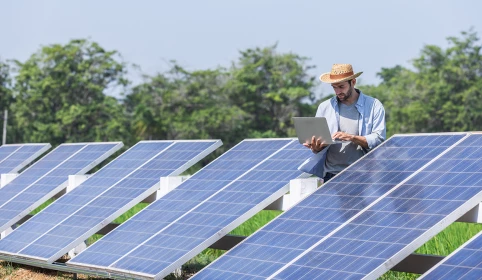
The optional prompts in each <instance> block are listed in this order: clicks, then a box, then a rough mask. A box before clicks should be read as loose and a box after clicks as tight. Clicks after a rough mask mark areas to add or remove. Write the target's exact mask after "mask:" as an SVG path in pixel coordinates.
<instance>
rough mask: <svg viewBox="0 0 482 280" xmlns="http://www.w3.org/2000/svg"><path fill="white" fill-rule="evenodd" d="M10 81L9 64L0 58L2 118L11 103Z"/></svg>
mask: <svg viewBox="0 0 482 280" xmlns="http://www.w3.org/2000/svg"><path fill="white" fill-rule="evenodd" d="M11 82H12V80H11V78H10V66H9V65H8V64H7V63H5V62H2V61H1V60H0V114H1V115H2V116H3V117H4V118H5V116H4V110H8V109H9V107H10V104H11V103H12V91H11V88H10V86H11ZM1 126H2V129H3V122H1ZM5 140H6V139H5Z"/></svg>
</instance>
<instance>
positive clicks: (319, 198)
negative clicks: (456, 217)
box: [194, 134, 465, 279]
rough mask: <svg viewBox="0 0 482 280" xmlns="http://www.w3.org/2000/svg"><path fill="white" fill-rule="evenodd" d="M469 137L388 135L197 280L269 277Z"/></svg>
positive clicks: (461, 135) (196, 277)
mask: <svg viewBox="0 0 482 280" xmlns="http://www.w3.org/2000/svg"><path fill="white" fill-rule="evenodd" d="M464 136H465V134H456V135H443V134H442V135H423V136H417V135H412V136H410V135H407V136H405V135H404V136H394V137H392V138H390V139H388V140H387V141H385V142H384V143H383V144H382V145H380V146H379V147H377V148H376V150H374V151H372V152H371V153H369V154H367V155H366V156H365V157H363V158H362V159H361V160H359V161H357V162H356V163H355V164H353V165H351V166H350V167H348V168H347V169H345V170H344V171H343V172H342V173H341V174H339V175H338V176H336V177H334V178H333V179H331V180H330V181H329V182H327V183H326V184H324V186H323V187H322V188H320V189H318V190H317V191H316V192H315V193H314V194H312V195H310V196H309V197H307V198H306V199H304V200H303V201H301V202H300V203H299V204H297V205H296V206H294V207H293V208H291V209H290V210H288V211H286V212H285V213H283V214H282V215H280V216H279V217H278V218H276V219H275V220H273V221H272V222H271V223H269V224H268V225H267V226H265V227H263V228H262V229H260V230H259V231H257V232H256V233H255V234H253V235H251V236H250V237H249V238H247V239H246V240H245V241H244V242H242V243H241V244H239V245H238V246H237V247H235V248H233V249H232V250H231V251H229V252H227V253H226V254H225V255H224V256H222V257H221V258H219V259H218V260H217V261H215V262H213V263H212V264H211V265H209V266H208V267H206V268H205V269H204V270H202V271H201V272H200V273H198V274H197V275H195V276H194V279H211V277H213V276H215V275H220V278H222V277H224V278H225V279H228V278H239V277H241V278H242V277H246V278H253V279H256V278H257V277H260V278H267V277H270V276H271V275H273V274H274V273H276V271H278V270H279V269H282V268H283V267H284V266H285V265H288V264H289V263H290V262H291V261H293V260H295V259H296V258H297V257H298V256H300V255H301V254H302V253H303V252H305V251H306V250H307V249H309V248H310V247H311V246H314V245H315V244H316V243H317V242H319V241H320V240H322V239H323V238H325V237H327V236H329V235H330V234H331V233H332V232H333V231H334V230H336V229H337V228H340V227H343V225H344V223H346V222H347V221H349V220H350V219H352V218H353V217H355V216H356V215H357V214H359V213H360V212H361V211H363V210H364V209H365V208H367V207H369V206H370V205H371V204H372V203H374V202H375V201H376V200H377V199H378V198H380V197H381V196H382V195H384V194H386V193H388V192H389V191H390V190H391V189H392V188H394V187H395V186H396V185H397V184H399V183H400V182H403V181H404V180H406V179H407V178H409V176H410V175H412V174H413V173H414V172H416V171H417V170H419V169H420V168H422V167H423V166H424V165H426V164H427V163H429V162H430V161H431V160H433V159H434V157H436V156H437V155H440V153H442V152H443V151H445V150H446V149H448V148H449V147H450V146H451V145H453V144H455V143H456V142H457V141H459V140H460V139H462V138H463V137H464ZM314 259H315V260H318V257H315V258H314ZM293 277H295V276H293Z"/></svg>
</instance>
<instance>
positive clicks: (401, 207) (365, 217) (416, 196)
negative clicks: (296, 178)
mask: <svg viewBox="0 0 482 280" xmlns="http://www.w3.org/2000/svg"><path fill="white" fill-rule="evenodd" d="M481 167H482V135H480V134H479V135H471V136H469V137H468V138H467V139H465V140H463V141H462V142H461V143H459V144H458V145H457V146H456V147H455V148H452V149H451V150H449V151H448V152H447V153H446V154H443V155H442V156H441V157H440V158H438V159H437V160H435V161H434V162H433V163H432V164H431V165H429V166H428V167H427V168H425V169H424V170H421V171H420V172H418V173H417V174H416V175H415V176H413V177H412V178H410V179H409V180H408V181H407V182H405V183H404V184H403V185H401V186H400V187H398V188H397V189H396V190H395V191H393V192H392V193H390V194H389V195H388V196H386V197H385V198H383V199H382V200H380V201H379V202H378V203H376V204H375V205H374V206H373V207H371V208H370V209H369V210H368V211H365V212H363V213H362V214H361V215H360V216H359V217H357V218H356V219H354V220H353V221H352V222H350V223H349V224H348V225H346V226H345V227H343V228H342V229H341V230H340V231H338V232H336V233H335V234H333V235H332V236H331V237H329V238H328V239H326V240H325V241H323V242H321V243H320V244H319V245H318V246H316V247H315V248H313V249H312V250H310V251H308V252H307V253H306V254H305V255H304V256H303V257H301V258H299V259H298V260H297V261H296V262H295V263H293V264H292V265H290V266H289V267H287V268H285V269H283V270H282V272H281V273H279V274H278V275H276V277H274V278H273V279H292V278H293V277H294V278H298V276H300V277H309V276H311V275H318V276H317V277H319V278H320V279H321V278H322V279H342V278H343V279H346V278H350V279H352V278H353V279H360V278H363V277H365V276H367V277H369V278H374V277H378V276H380V275H381V274H383V273H385V272H386V271H387V270H388V269H389V268H390V263H392V265H394V262H395V260H397V259H398V260H399V261H401V260H402V259H403V258H405V257H406V256H408V255H409V254H410V253H412V252H413V251H415V249H417V248H418V247H419V246H421V245H422V244H423V243H425V242H426V241H428V240H429V239H430V237H431V236H432V235H434V234H436V233H438V232H439V231H441V230H443V228H444V227H442V225H441V224H439V223H441V222H442V221H443V220H445V221H446V222H445V226H447V225H449V223H448V222H447V221H449V220H452V221H455V220H456V219H457V218H459V216H456V215H457V212H454V211H456V210H458V209H461V207H462V208H465V209H466V210H465V211H468V210H470V209H472V208H473V207H474V206H475V205H476V204H478V203H479V202H480V200H481V196H480V194H479V192H481V191H482V172H481ZM476 196H478V198H477V199H473V198H474V197H476ZM465 211H462V212H463V213H462V212H460V215H462V214H464V213H465ZM429 230H430V231H432V233H431V234H427V232H428V231H429ZM417 239H418V240H417ZM415 241H416V242H415ZM389 262H390V263H389ZM305 275H309V276H305Z"/></svg>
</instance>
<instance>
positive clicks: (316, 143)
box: [303, 136, 328, 154]
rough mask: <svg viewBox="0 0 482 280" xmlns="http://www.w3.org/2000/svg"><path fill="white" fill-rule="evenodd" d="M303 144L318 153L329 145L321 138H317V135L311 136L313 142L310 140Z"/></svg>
mask: <svg viewBox="0 0 482 280" xmlns="http://www.w3.org/2000/svg"><path fill="white" fill-rule="evenodd" d="M303 146H305V147H307V148H309V149H311V151H312V152H313V153H315V154H317V153H319V152H320V151H321V150H323V149H324V148H325V147H326V146H328V145H327V144H325V142H324V141H321V138H318V139H316V138H315V136H313V137H312V138H311V143H310V142H307V143H304V144H303Z"/></svg>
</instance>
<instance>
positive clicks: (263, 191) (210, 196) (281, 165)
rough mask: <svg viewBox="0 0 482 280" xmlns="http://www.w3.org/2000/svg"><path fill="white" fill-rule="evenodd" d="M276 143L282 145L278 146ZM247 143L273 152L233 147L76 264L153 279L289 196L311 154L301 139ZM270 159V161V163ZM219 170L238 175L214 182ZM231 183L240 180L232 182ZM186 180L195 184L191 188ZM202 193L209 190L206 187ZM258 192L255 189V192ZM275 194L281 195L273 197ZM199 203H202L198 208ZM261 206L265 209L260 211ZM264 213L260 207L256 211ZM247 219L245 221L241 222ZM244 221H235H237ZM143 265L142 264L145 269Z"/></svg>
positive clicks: (103, 241) (223, 176) (114, 233)
mask: <svg viewBox="0 0 482 280" xmlns="http://www.w3.org/2000/svg"><path fill="white" fill-rule="evenodd" d="M248 142H249V141H248ZM280 142H281V143H280ZM275 143H277V144H278V145H274V144H275ZM241 144H243V142H242V143H241ZM241 144H240V145H241ZM249 144H250V146H252V148H253V149H254V148H256V149H259V150H260V151H265V150H266V149H269V150H268V152H267V153H264V152H263V153H260V152H255V153H253V152H250V151H249V150H248V149H243V150H244V151H245V152H244V153H243V152H241V151H240V150H241V149H240V148H239V147H238V149H234V151H235V152H236V153H231V152H232V150H230V151H228V152H226V154H225V155H223V156H224V159H226V160H227V161H228V163H226V162H225V161H224V160H223V158H222V157H221V158H219V159H218V160H216V161H215V162H213V163H212V164H210V165H208V166H207V167H206V168H204V169H203V170H201V171H199V172H198V173H196V174H195V175H194V176H192V177H191V178H190V179H189V180H188V181H186V182H185V183H183V184H181V185H180V186H179V187H178V188H176V189H175V190H174V191H173V193H174V192H176V191H180V192H177V194H175V195H170V194H169V195H166V197H163V198H161V200H163V199H164V198H166V199H165V200H164V202H163V203H161V202H155V203H153V204H152V205H150V206H148V207H147V208H145V209H144V210H143V211H141V212H140V213H139V214H137V215H136V216H135V217H133V218H131V219H130V220H129V221H127V222H126V223H124V224H123V225H121V226H119V227H118V228H117V229H116V230H114V231H113V232H111V233H109V234H108V235H107V236H106V237H104V238H103V239H101V240H99V241H98V242H97V243H95V244H94V245H92V246H91V247H89V248H88V250H87V251H84V252H83V253H81V254H80V255H79V256H77V257H76V258H74V259H73V260H72V261H73V262H74V263H76V262H75V261H76V260H77V259H78V258H81V257H82V256H83V255H84V254H85V257H84V258H82V259H84V260H89V261H92V262H95V265H102V266H107V265H108V264H109V263H113V265H111V266H110V268H112V269H119V270H129V271H131V270H134V271H135V272H138V273H141V274H142V273H144V274H146V273H147V274H151V275H152V274H154V275H155V274H157V273H160V272H161V271H162V270H163V269H165V270H166V271H168V270H169V269H170V268H169V266H170V265H172V263H171V262H174V261H181V262H182V261H183V260H180V258H189V256H190V255H192V254H196V252H195V251H193V250H194V249H195V250H202V249H201V248H203V247H207V246H208V245H209V244H207V243H206V242H205V241H206V239H207V238H211V239H213V238H219V237H220V236H219V235H217V233H218V232H221V231H222V232H226V231H229V229H228V228H227V227H228V226H231V227H234V224H233V222H234V221H235V220H236V219H239V218H240V216H241V215H243V214H245V213H246V212H247V211H249V210H251V209H253V208H254V207H255V206H256V205H259V203H260V202H261V201H263V200H266V199H267V198H269V197H270V196H273V198H271V200H274V199H276V198H278V197H279V196H281V195H282V193H285V192H286V189H283V187H285V186H286V185H287V183H288V182H289V180H290V179H294V178H296V177H298V176H300V175H301V172H300V171H298V170H297V167H298V166H299V164H301V162H303V161H304V160H305V159H306V158H307V157H308V156H309V155H310V153H311V152H310V151H309V150H308V149H306V148H304V147H302V146H301V145H299V143H297V141H294V140H291V139H289V140H283V141H281V140H271V141H269V140H268V139H266V140H263V141H251V143H249ZM253 144H256V145H253ZM259 144H261V145H259ZM258 145H259V146H258ZM241 147H243V145H241ZM280 149H281V150H280ZM238 151H239V152H238ZM275 152H277V153H275ZM246 154H249V156H247V155H246ZM253 156H256V157H257V158H258V159H256V160H254V162H253V163H252V164H249V165H248V164H243V165H231V164H230V163H229V161H231V160H235V161H249V159H250V158H252V157H253ZM267 156H269V159H266V157H267ZM225 163H226V164H225ZM289 163H291V164H289ZM233 167H235V169H236V168H237V169H239V168H240V167H243V168H244V167H246V168H248V169H244V170H236V171H239V172H236V171H233ZM221 168H226V169H228V170H230V172H234V173H230V172H219V175H217V176H220V177H221V178H220V179H222V180H219V179H214V178H218V177H212V176H216V173H215V172H216V171H222V169H221ZM207 171H209V172H207ZM226 173H227V174H226ZM196 178H197V179H199V180H201V181H204V182H205V183H204V184H209V180H208V178H212V179H213V182H214V183H215V184H216V186H220V187H221V189H218V191H217V193H213V192H212V191H211V192H210V191H205V190H202V191H199V190H198V189H197V188H195V187H193V186H195V184H196V183H199V182H193V181H192V180H193V179H195V180H196ZM233 179H236V180H235V181H234V182H233V181H232V180H233ZM188 182H191V184H194V185H191V187H190V186H189V184H187V183H188ZM221 182H222V183H221ZM194 189H195V190H196V195H194V201H193V200H192V196H189V194H191V193H192V190H194ZM204 189H211V188H209V187H207V188H206V187H205V188H204ZM254 189H256V191H255V192H254V193H253V192H252V190H254ZM280 189H282V191H280ZM276 191H278V192H279V193H278V194H275V195H273V194H274V193H275V192H276ZM183 194H184V195H183ZM179 201H181V202H183V203H184V202H188V203H186V207H180V206H179V203H178V202H179ZM169 202H176V203H175V204H174V203H169ZM199 202H201V203H200V204H199ZM264 202H265V204H269V203H268V202H266V201H264ZM174 205H177V206H176V208H175V210H171V211H166V210H169V207H171V206H174ZM263 207H264V206H261V209H262V208H263ZM261 209H257V210H255V212H257V211H259V210H261ZM255 212H253V213H252V214H254V213H255ZM252 214H249V215H252ZM247 218H248V217H245V218H244V217H243V219H247ZM240 222H241V221H237V223H240ZM139 229H142V231H139ZM134 232H135V233H134ZM156 233H157V234H156ZM130 235H136V237H137V236H139V238H135V239H134V240H132V238H127V236H130ZM216 235H217V236H216ZM120 244H122V248H119V247H120V246H119V245H120ZM126 247H128V249H126ZM136 247H137V248H136ZM173 247H174V248H173ZM129 249H130V250H131V252H130V253H129V254H128V255H126V256H125V257H123V255H124V254H126V253H127V252H129ZM161 251H162V253H161ZM154 252H157V253H154ZM160 254H161V255H162V257H161V256H160ZM90 258H92V259H90ZM79 260H81V259H79ZM141 263H143V264H142V265H141ZM163 273H165V272H163ZM167 273H169V272H167Z"/></svg>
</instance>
